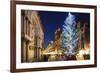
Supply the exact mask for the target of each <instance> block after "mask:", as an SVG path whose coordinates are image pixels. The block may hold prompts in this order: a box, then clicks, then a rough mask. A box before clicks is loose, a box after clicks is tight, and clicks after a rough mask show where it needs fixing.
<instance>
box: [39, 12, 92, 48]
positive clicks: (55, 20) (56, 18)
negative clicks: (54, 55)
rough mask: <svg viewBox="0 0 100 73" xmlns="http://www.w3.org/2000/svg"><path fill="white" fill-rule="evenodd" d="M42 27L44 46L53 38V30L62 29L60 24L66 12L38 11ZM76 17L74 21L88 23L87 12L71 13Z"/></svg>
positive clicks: (88, 15)
mask: <svg viewBox="0 0 100 73" xmlns="http://www.w3.org/2000/svg"><path fill="white" fill-rule="evenodd" d="M38 12H39V16H40V19H41V23H42V26H43V29H44V47H45V48H46V47H47V46H48V44H49V43H50V41H53V40H54V32H55V31H56V29H57V28H60V29H61V30H62V25H63V23H64V20H65V18H66V17H67V15H68V12H53V11H38ZM72 14H74V15H75V17H76V22H78V21H80V22H88V24H90V14H89V13H72ZM88 26H89V25H88Z"/></svg>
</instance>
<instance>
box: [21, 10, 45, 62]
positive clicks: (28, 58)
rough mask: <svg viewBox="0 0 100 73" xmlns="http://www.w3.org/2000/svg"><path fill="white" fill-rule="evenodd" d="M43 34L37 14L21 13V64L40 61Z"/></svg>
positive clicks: (25, 11) (34, 12) (26, 11)
mask: <svg viewBox="0 0 100 73" xmlns="http://www.w3.org/2000/svg"><path fill="white" fill-rule="evenodd" d="M43 43H44V32H43V28H42V24H41V22H40V18H39V15H38V12H36V11H31V10H30V11H29V10H22V11H21V62H34V61H42V55H41V52H42V50H43V49H44V48H43V47H44V46H43Z"/></svg>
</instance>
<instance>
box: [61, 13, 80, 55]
mask: <svg viewBox="0 0 100 73" xmlns="http://www.w3.org/2000/svg"><path fill="white" fill-rule="evenodd" d="M62 27H63V28H62V48H63V50H64V54H65V55H67V56H70V55H75V54H76V49H77V46H78V40H79V37H78V29H77V27H76V21H75V15H73V14H71V13H70V12H69V13H68V16H67V17H66V19H65V21H64V24H63V26H62Z"/></svg>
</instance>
